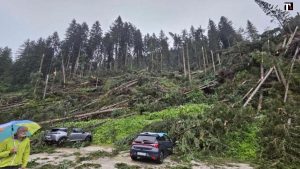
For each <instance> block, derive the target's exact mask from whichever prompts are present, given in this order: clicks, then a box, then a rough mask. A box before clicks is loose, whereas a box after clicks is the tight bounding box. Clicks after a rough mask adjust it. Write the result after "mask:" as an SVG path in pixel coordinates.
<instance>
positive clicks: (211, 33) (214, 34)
mask: <svg viewBox="0 0 300 169" xmlns="http://www.w3.org/2000/svg"><path fill="white" fill-rule="evenodd" d="M207 35H208V46H209V48H210V50H213V51H215V50H218V49H219V48H220V39H219V31H218V29H217V26H216V24H215V23H214V21H212V20H211V19H209V21H208V31H207Z"/></svg>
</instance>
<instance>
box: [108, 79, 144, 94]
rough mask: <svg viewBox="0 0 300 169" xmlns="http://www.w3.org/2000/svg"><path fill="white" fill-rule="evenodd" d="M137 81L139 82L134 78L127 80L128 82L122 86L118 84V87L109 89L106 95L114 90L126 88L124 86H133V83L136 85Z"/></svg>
mask: <svg viewBox="0 0 300 169" xmlns="http://www.w3.org/2000/svg"><path fill="white" fill-rule="evenodd" d="M137 83H138V80H132V81H129V82H126V83H124V84H122V85H120V86H118V87H115V88H113V89H111V90H109V91H108V92H107V93H106V94H105V96H107V95H110V94H111V93H113V92H114V91H117V90H122V89H124V88H128V87H131V86H133V85H135V84H137Z"/></svg>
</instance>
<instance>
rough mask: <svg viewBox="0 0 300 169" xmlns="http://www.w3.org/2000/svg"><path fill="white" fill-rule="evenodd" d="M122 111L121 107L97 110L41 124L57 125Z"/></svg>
mask: <svg viewBox="0 0 300 169" xmlns="http://www.w3.org/2000/svg"><path fill="white" fill-rule="evenodd" d="M121 109H123V108H122V107H120V108H114V109H105V110H97V111H95V112H90V113H85V114H78V115H74V116H69V117H64V118H58V119H52V120H48V121H42V122H39V124H41V125H45V124H49V123H57V122H61V121H65V120H69V119H73V120H74V119H83V118H87V117H91V116H95V115H100V114H103V113H110V112H113V111H115V110H121Z"/></svg>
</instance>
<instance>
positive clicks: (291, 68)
mask: <svg viewBox="0 0 300 169" xmlns="http://www.w3.org/2000/svg"><path fill="white" fill-rule="evenodd" d="M297 28H298V27H297ZM298 52H299V47H297V49H296V51H295V54H294V56H293V59H292V63H291V67H290V71H289V75H288V76H289V77H288V80H287V83H286V88H285V93H284V99H283V102H284V103H285V102H286V100H287V94H288V90H289V83H290V79H291V74H292V72H293V67H294V63H295V61H296V56H297V55H298Z"/></svg>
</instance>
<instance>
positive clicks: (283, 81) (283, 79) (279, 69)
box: [276, 65, 286, 88]
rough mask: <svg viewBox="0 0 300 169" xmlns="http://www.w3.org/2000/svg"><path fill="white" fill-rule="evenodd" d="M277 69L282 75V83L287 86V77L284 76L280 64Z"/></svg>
mask: <svg viewBox="0 0 300 169" xmlns="http://www.w3.org/2000/svg"><path fill="white" fill-rule="evenodd" d="M276 70H277V71H278V73H279V76H280V79H281V81H282V84H283V85H284V87H285V88H286V79H285V77H284V75H283V72H282V70H281V68H280V66H279V65H277V66H276Z"/></svg>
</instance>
